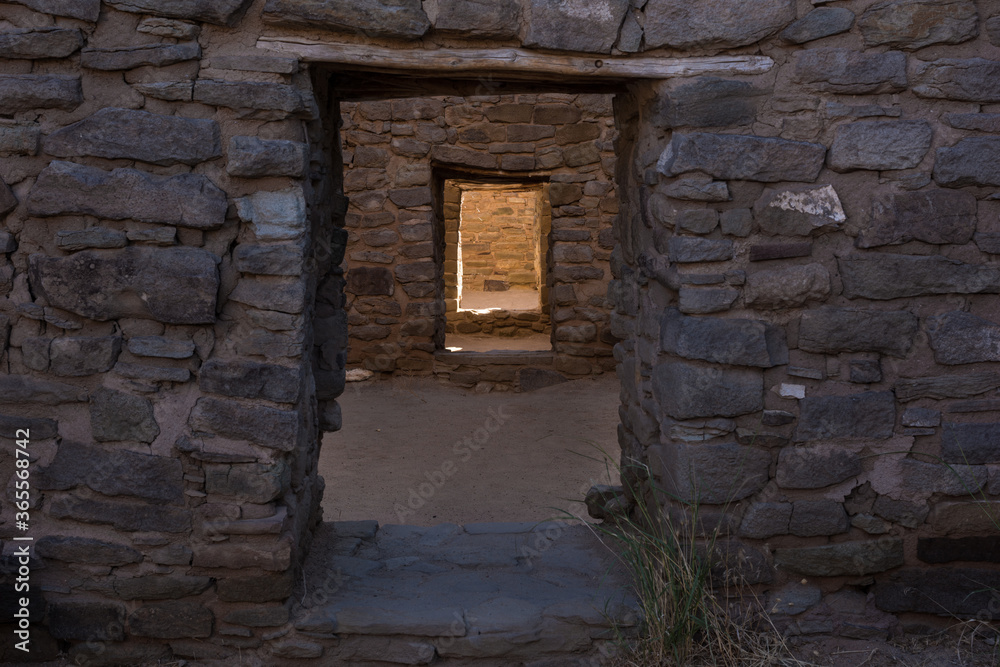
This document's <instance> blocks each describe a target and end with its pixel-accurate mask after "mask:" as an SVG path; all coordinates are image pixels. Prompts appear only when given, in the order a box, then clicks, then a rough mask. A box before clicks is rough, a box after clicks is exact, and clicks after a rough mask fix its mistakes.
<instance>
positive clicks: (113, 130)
mask: <svg viewBox="0 0 1000 667" xmlns="http://www.w3.org/2000/svg"><path fill="white" fill-rule="evenodd" d="M219 137H220V135H219V124H218V123H216V122H215V121H214V120H200V119H192V118H178V117H177V116H165V115H162V114H155V113H148V112H146V111H133V110H131V109H114V108H109V109H101V110H100V111H98V112H97V113H95V114H94V115H92V116H88V117H87V118H84V119H83V120H81V121H77V122H76V123H73V124H72V125H68V126H66V127H64V128H62V129H60V130H56V131H55V132H53V133H52V134H50V135H48V136H47V137H45V140H44V141H43V142H42V150H44V151H45V152H46V153H48V154H49V155H55V156H57V157H80V156H92V157H103V158H108V159H116V158H123V159H129V160H141V161H143V162H151V163H153V164H159V165H170V164H178V163H180V164H190V165H194V164H198V163H199V162H204V161H205V160H211V159H213V158H217V157H219V156H221V155H222V147H221V143H220V138H219Z"/></svg>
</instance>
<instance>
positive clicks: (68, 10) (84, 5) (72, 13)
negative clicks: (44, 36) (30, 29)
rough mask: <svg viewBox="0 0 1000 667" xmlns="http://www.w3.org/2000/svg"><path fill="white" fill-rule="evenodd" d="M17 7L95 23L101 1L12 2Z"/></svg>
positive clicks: (31, 0) (27, 0) (50, 0)
mask: <svg viewBox="0 0 1000 667" xmlns="http://www.w3.org/2000/svg"><path fill="white" fill-rule="evenodd" d="M12 1H13V2H16V3H17V4H19V5H24V6H25V7H30V8H31V9H34V10H35V11H36V12H41V13H43V14H54V15H56V16H69V17H70V18H74V19H80V20H81V21H89V22H91V23H96V22H97V18H98V16H100V14H101V0H12Z"/></svg>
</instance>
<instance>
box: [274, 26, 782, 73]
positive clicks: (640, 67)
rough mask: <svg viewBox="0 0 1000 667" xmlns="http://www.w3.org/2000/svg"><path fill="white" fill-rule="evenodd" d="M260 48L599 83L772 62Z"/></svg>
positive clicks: (348, 60)
mask: <svg viewBox="0 0 1000 667" xmlns="http://www.w3.org/2000/svg"><path fill="white" fill-rule="evenodd" d="M257 47H258V48H261V49H267V50H270V51H278V52H281V53H286V54H289V55H294V56H297V57H298V58H299V59H301V60H304V61H307V62H321V63H330V64H336V65H346V66H350V67H357V68H368V69H375V70H381V71H399V70H405V71H407V72H410V73H413V74H417V73H426V74H427V75H428V76H448V75H458V74H497V75H507V74H516V75H528V76H539V75H560V76H571V77H586V78H595V77H596V78H601V79H617V80H628V79H668V78H671V77H678V76H697V75H699V74H762V73H764V72H767V71H768V70H770V69H771V67H772V66H773V65H774V61H773V60H771V59H770V58H768V57H767V56H710V57H703V58H657V57H653V56H636V57H631V56H629V57H622V56H607V57H603V56H595V57H587V56H567V55H554V54H548V53H536V52H534V51H527V50H525V49H512V48H502V49H433V50H429V49H389V48H385V47H381V46H368V45H364V44H341V43H337V42H332V41H329V42H327V41H317V40H311V39H305V38H299V37H291V36H285V37H269V36H264V37H261V38H260V39H258V40H257Z"/></svg>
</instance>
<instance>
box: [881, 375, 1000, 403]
mask: <svg viewBox="0 0 1000 667" xmlns="http://www.w3.org/2000/svg"><path fill="white" fill-rule="evenodd" d="M997 387H1000V373H993V372H989V371H980V372H968V371H966V372H963V373H959V374H956V375H936V376H932V377H922V378H916V379H901V380H899V381H898V382H896V386H895V387H894V391H895V392H896V398H898V399H899V400H901V401H913V400H916V399H918V398H934V399H943V398H969V397H971V396H977V395H979V394H985V393H986V392H988V391H990V390H992V389H996V388H997Z"/></svg>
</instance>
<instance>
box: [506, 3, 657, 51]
mask: <svg viewBox="0 0 1000 667" xmlns="http://www.w3.org/2000/svg"><path fill="white" fill-rule="evenodd" d="M526 5H527V12H528V20H527V25H528V27H527V32H526V33H525V36H524V45H525V46H528V47H535V48H540V49H554V50H558V51H584V52H590V53H610V52H611V47H612V46H614V44H615V42H616V41H617V40H618V29H619V28H620V27H621V25H622V21H623V19H624V18H625V12H626V10H627V9H628V6H629V3H628V0H561V1H560V2H549V0H527V2H526ZM647 11H648V10H647Z"/></svg>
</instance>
